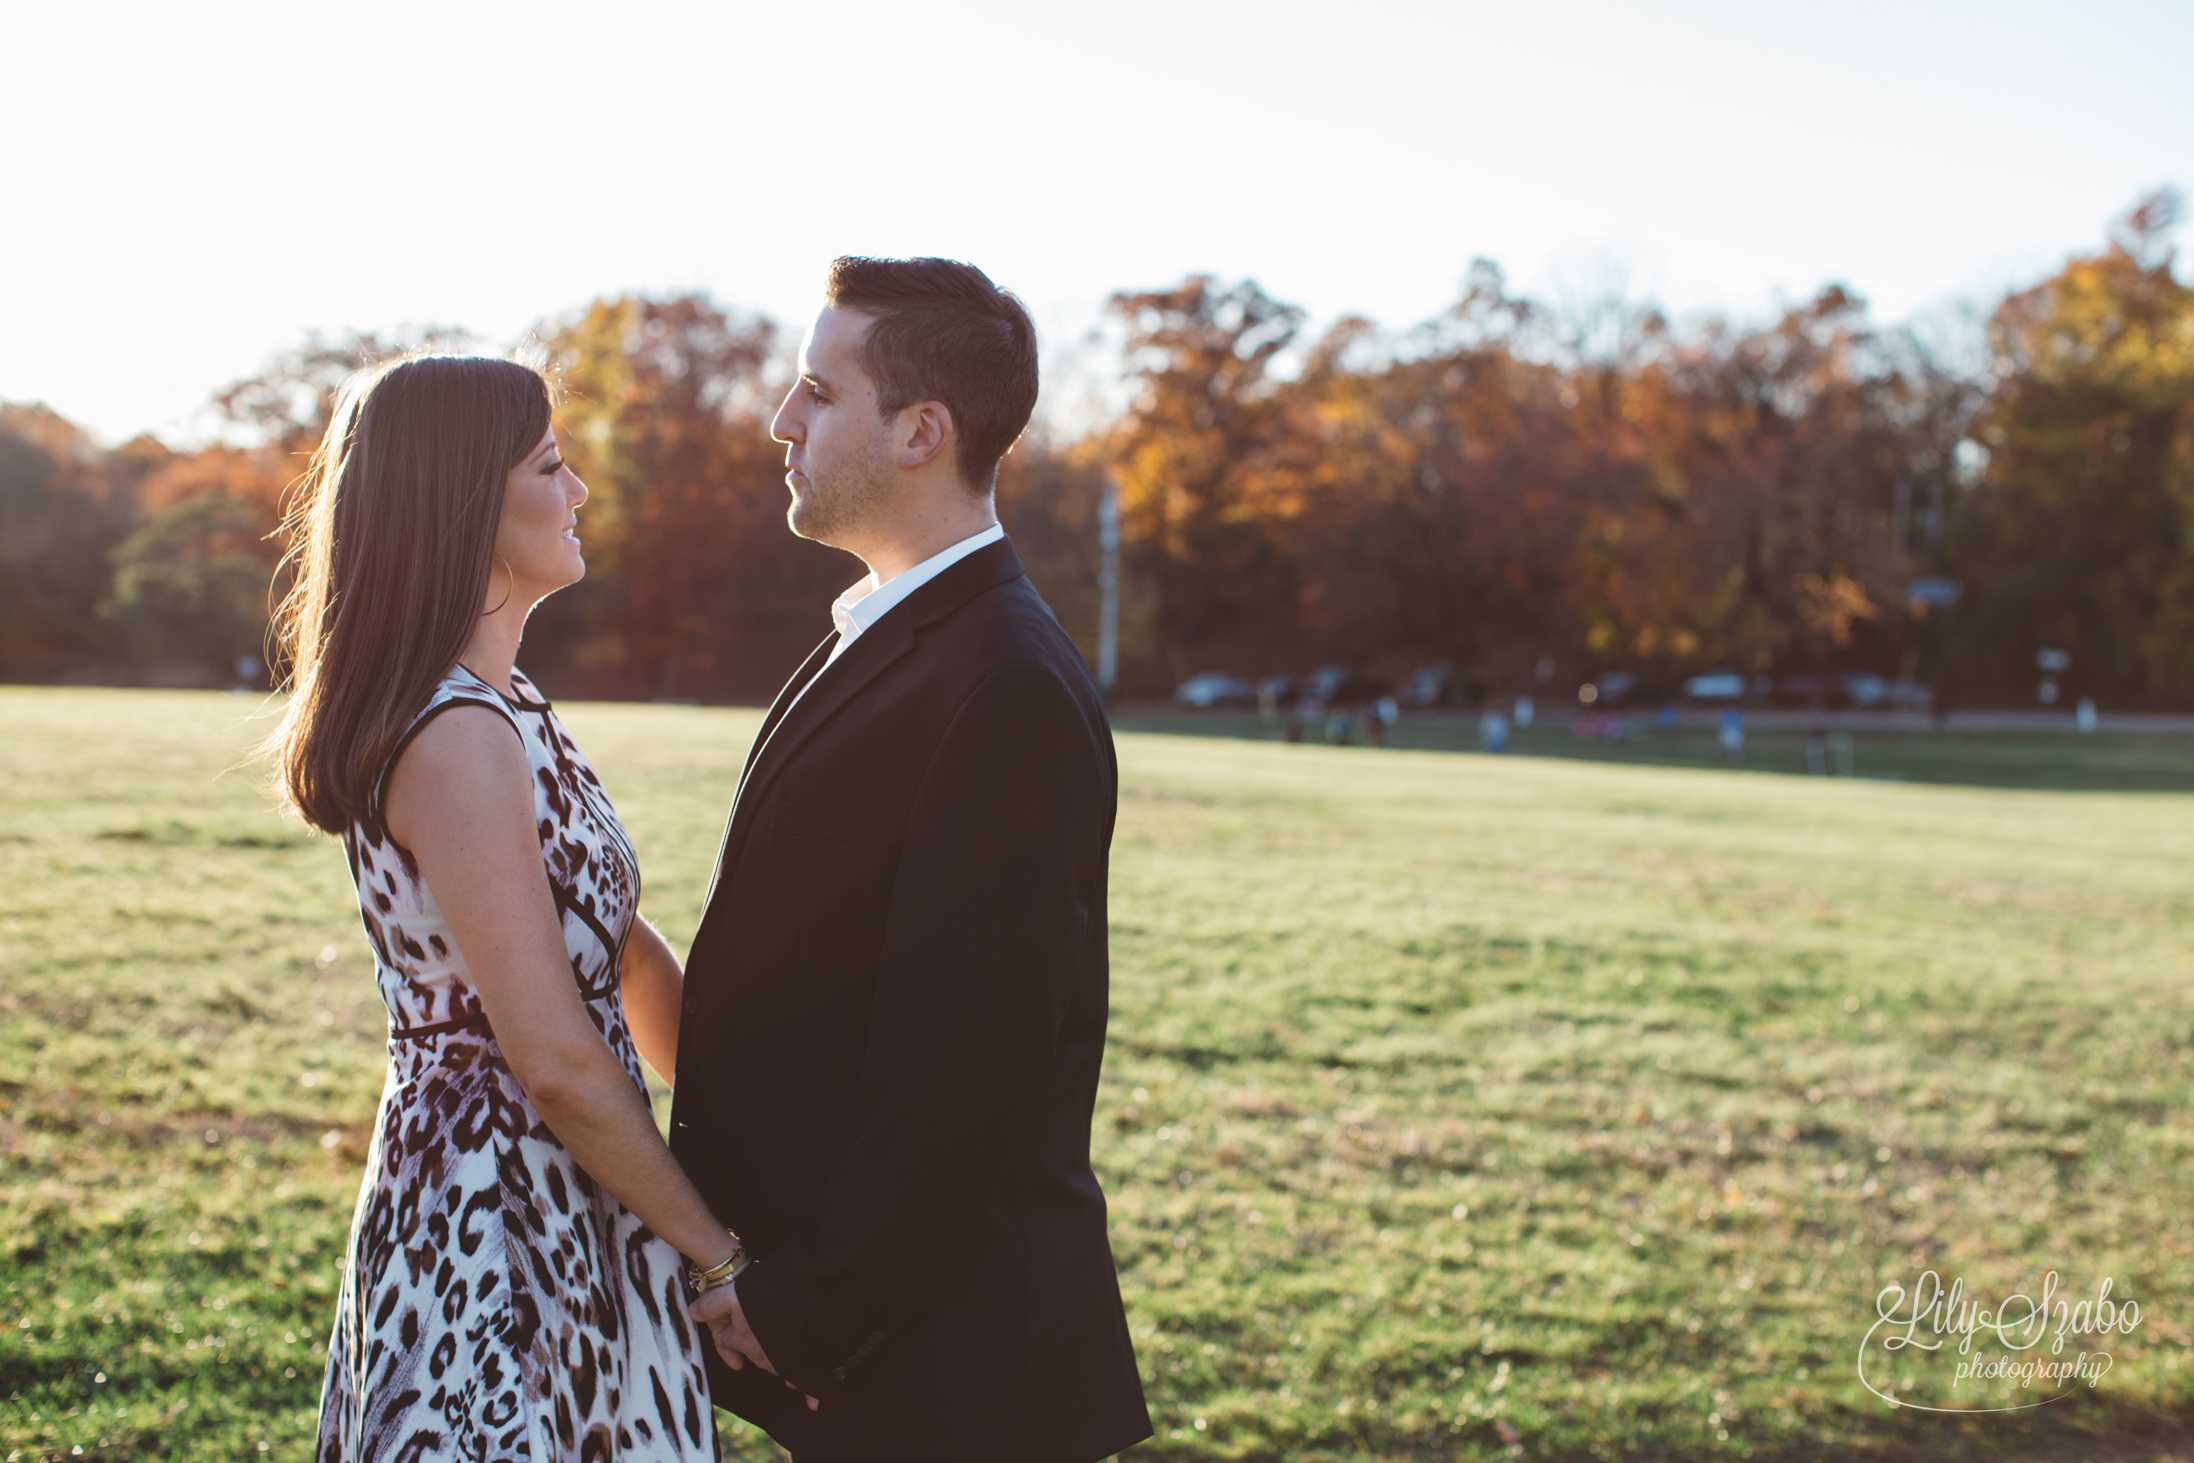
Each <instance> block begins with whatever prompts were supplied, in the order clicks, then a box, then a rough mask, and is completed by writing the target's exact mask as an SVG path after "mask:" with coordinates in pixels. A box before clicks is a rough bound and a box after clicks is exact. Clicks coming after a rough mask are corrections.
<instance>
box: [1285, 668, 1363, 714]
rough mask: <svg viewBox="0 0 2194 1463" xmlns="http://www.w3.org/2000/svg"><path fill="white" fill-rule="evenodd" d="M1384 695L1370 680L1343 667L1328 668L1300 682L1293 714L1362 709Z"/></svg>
mask: <svg viewBox="0 0 2194 1463" xmlns="http://www.w3.org/2000/svg"><path fill="white" fill-rule="evenodd" d="M1385 694H1386V687H1385V686H1384V685H1383V684H1381V683H1380V682H1378V681H1375V680H1373V679H1372V678H1371V677H1369V676H1366V675H1362V674H1359V673H1358V672H1356V671H1352V670H1350V669H1349V668H1348V667H1347V666H1345V665H1329V666H1324V667H1321V668H1320V669H1318V670H1315V671H1312V672H1311V673H1310V674H1309V675H1308V676H1307V677H1305V678H1304V680H1303V683H1302V691H1301V693H1300V694H1299V695H1298V696H1297V698H1296V702H1295V712H1296V714H1297V715H1298V716H1307V715H1312V714H1315V713H1318V712H1322V711H1327V710H1331V709H1334V708H1337V707H1347V706H1365V705H1368V704H1370V702H1371V701H1372V700H1373V699H1374V698H1376V697H1379V696H1383V695H1385Z"/></svg>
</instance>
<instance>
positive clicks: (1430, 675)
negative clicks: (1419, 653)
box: [1394, 665, 1461, 710]
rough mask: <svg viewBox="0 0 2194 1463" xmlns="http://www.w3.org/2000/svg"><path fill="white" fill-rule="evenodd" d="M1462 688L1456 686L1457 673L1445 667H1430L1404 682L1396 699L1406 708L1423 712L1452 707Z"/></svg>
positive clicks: (1424, 668)
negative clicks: (1437, 707)
mask: <svg viewBox="0 0 2194 1463" xmlns="http://www.w3.org/2000/svg"><path fill="white" fill-rule="evenodd" d="M1460 690H1461V687H1460V686H1458V685H1457V684H1456V680H1455V672H1454V670H1453V669H1452V668H1451V667H1448V666H1444V665H1428V666H1425V667H1423V668H1422V669H1420V670H1417V671H1415V672H1413V673H1411V675H1410V678H1409V679H1408V680H1406V681H1404V682H1402V686H1401V689H1400V690H1398V691H1396V692H1395V693H1394V699H1395V700H1396V701H1397V702H1399V703H1401V704H1402V705H1404V706H1408V707H1411V708H1413V709H1418V710H1422V709H1424V708H1426V707H1430V706H1448V705H1452V704H1453V703H1454V702H1455V701H1456V700H1457V699H1459V698H1458V695H1457V693H1458V692H1459V691H1460Z"/></svg>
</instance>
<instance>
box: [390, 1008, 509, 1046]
mask: <svg viewBox="0 0 2194 1463" xmlns="http://www.w3.org/2000/svg"><path fill="white" fill-rule="evenodd" d="M474 1027H479V1028H480V1029H482V1030H485V1031H487V1032H488V1034H489V1035H490V1036H493V1035H494V1034H495V1033H494V1032H493V1031H492V1030H489V1029H488V1013H487V1012H485V1011H475V1012H473V1013H472V1014H471V1015H470V1016H460V1017H458V1018H457V1019H456V1020H455V1021H437V1022H435V1023H434V1024H433V1025H431V1026H391V1027H390V1028H389V1040H390V1041H424V1040H426V1039H427V1038H428V1037H430V1036H440V1035H442V1034H443V1033H444V1032H449V1031H469V1030H471V1029H472V1028H474Z"/></svg>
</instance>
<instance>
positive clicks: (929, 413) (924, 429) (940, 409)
mask: <svg viewBox="0 0 2194 1463" xmlns="http://www.w3.org/2000/svg"><path fill="white" fill-rule="evenodd" d="M952 437H953V425H952V412H951V410H950V408H948V407H947V406H946V405H945V404H944V403H943V402H941V401H918V402H916V403H915V404H914V405H912V406H910V407H908V408H907V409H906V410H904V411H902V412H900V413H899V469H900V471H902V472H912V471H914V470H915V469H917V468H922V467H927V466H929V464H930V463H932V462H934V461H936V460H937V457H938V454H940V453H942V452H943V451H945V449H947V448H948V447H950V446H951V445H952Z"/></svg>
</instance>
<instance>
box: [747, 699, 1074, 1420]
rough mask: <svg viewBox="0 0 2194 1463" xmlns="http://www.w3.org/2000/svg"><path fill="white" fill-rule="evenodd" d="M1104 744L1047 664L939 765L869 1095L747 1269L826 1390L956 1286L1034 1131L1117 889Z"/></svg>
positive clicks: (898, 904) (868, 1053)
mask: <svg viewBox="0 0 2194 1463" xmlns="http://www.w3.org/2000/svg"><path fill="white" fill-rule="evenodd" d="M1107 765H1108V763H1107V759H1106V751H1105V749H1104V748H1103V746H1102V745H1101V743H1100V742H1099V740H1098V736H1097V733H1096V732H1095V729H1094V728H1093V727H1092V725H1091V723H1090V720H1089V718H1088V716H1087V714H1086V713H1085V712H1084V711H1083V709H1082V708H1081V707H1080V706H1078V705H1077V704H1076V702H1075V700H1074V698H1073V696H1072V695H1071V694H1070V693H1069V691H1068V689H1067V687H1066V686H1065V685H1064V684H1062V683H1061V681H1060V680H1059V678H1058V677H1057V676H1056V675H1055V674H1053V673H1052V672H1050V671H1047V670H1043V669H1040V668H1037V667H1024V666H1009V667H1006V668H1003V669H1001V670H999V671H997V672H994V673H993V674H992V675H990V676H989V677H987V678H986V679H985V680H983V681H982V682H981V683H980V684H979V685H978V686H977V687H976V689H975V691H974V692H973V693H972V694H971V695H970V696H969V698H968V700H967V702H966V703H965V705H964V706H963V707H962V708H961V710H960V712H959V714H958V716H957V717H956V718H955V719H954V720H953V722H952V724H951V725H950V727H949V728H948V730H947V731H946V733H945V736H944V738H943V740H942V741H941V742H940V743H939V745H938V747H937V750H936V752H935V754H934V755H933V756H932V758H931V760H930V763H929V766H928V768H927V770H926V772H925V774H924V776H923V781H922V785H921V788H920V791H919V793H918V794H917V797H916V800H915V804H914V808H913V812H912V816H911V820H910V823H909V827H908V831H907V836H906V841H905V843H904V845H903V847H902V850H901V853H900V857H899V865H898V873H897V877H896V879H895V880H894V883H893V888H892V894H891V897H890V903H889V907H888V913H887V916H886V923H885V929H884V939H883V946H882V955H881V958H880V960H879V963H878V968H877V972H876V981H875V987H874V992H875V994H874V1002H873V1005H872V1008H871V1014H870V1024H869V1030H868V1036H867V1044H866V1047H865V1050H864V1053H863V1058H862V1067H861V1076H860V1080H859V1083H858V1085H857V1089H856V1095H855V1105H854V1112H855V1133H854V1137H853V1139H852V1141H851V1143H850V1144H849V1145H848V1147H847V1149H846V1150H845V1152H844V1154H843V1156H842V1157H841V1158H840V1160H839V1161H838V1163H837V1165H836V1166H835V1167H834V1168H833V1170H832V1171H831V1173H830V1175H829V1176H828V1178H827V1179H826V1180H825V1183H824V1186H823V1190H822V1196H821V1200H820V1203H819V1205H818V1208H817V1212H816V1216H815V1218H814V1220H813V1221H812V1222H811V1223H810V1224H809V1225H808V1226H807V1227H806V1228H805V1229H804V1230H803V1231H801V1232H800V1233H798V1234H797V1235H796V1236H795V1237H794V1238H793V1239H791V1240H790V1241H789V1242H787V1243H786V1244H784V1245H782V1246H780V1247H779V1248H778V1249H776V1250H774V1251H772V1252H771V1253H770V1254H768V1255H766V1256H763V1257H761V1259H760V1260H759V1261H758V1262H757V1263H756V1264H755V1265H753V1266H752V1267H750V1268H749V1269H748V1270H747V1271H745V1272H744V1273H743V1274H742V1275H741V1276H740V1278H739V1280H738V1293H739V1300H740V1305H741V1307H742V1309H744V1310H745V1312H746V1315H747V1320H748V1323H749V1324H750V1325H751V1326H752V1327H753V1328H754V1332H755V1335H756V1337H757V1339H759V1340H760V1341H761V1343H762V1347H763V1349H764V1350H765V1351H766V1352H767V1353H768V1355H769V1357H770V1360H771V1363H772V1365H774V1366H776V1367H777V1369H778V1371H779V1372H780V1373H781V1374H782V1375H784V1376H785V1377H787V1378H788V1379H790V1380H792V1381H794V1382H796V1383H797V1384H798V1385H799V1386H800V1387H801V1388H802V1389H804V1390H806V1391H807V1392H809V1393H811V1394H812V1395H815V1396H818V1397H822V1396H827V1395H828V1394H829V1393H830V1392H831V1391H833V1390H835V1389H836V1388H837V1387H838V1386H842V1385H843V1384H844V1382H845V1381H846V1379H847V1378H848V1377H849V1376H850V1375H851V1374H852V1373H853V1372H854V1371H856V1370H858V1369H859V1367H860V1366H861V1365H862V1363H863V1362H865V1361H866V1359H867V1358H868V1356H869V1354H870V1352H871V1351H873V1350H875V1349H876V1348H877V1347H879V1346H882V1345H886V1344H888V1343H889V1340H890V1338H891V1335H892V1333H893V1332H894V1331H896V1330H897V1329H898V1328H899V1327H901V1326H902V1325H903V1324H904V1323H905V1322H906V1321H907V1320H908V1319H909V1318H911V1317H913V1316H916V1315H919V1314H920V1313H921V1312H922V1311H923V1310H924V1309H926V1308H927V1307H928V1306H929V1305H931V1304H933V1303H934V1302H935V1301H936V1300H937V1299H938V1298H939V1296H940V1294H941V1293H942V1290H943V1287H944V1286H945V1285H947V1284H949V1283H950V1280H951V1271H952V1269H953V1266H952V1265H951V1263H950V1261H951V1259H952V1257H953V1256H954V1255H955V1254H956V1253H958V1252H959V1250H960V1248H961V1245H962V1244H963V1243H964V1241H965V1239H966V1236H967V1234H968V1232H969V1228H970V1225H971V1223H972V1222H973V1220H974V1218H975V1216H976V1215H977V1213H978V1211H979V1210H980V1209H981V1207H982V1206H983V1205H984V1204H985V1203H986V1201H988V1200H989V1199H990V1198H991V1196H992V1195H993V1194H994V1193H995V1192H996V1189H997V1185H998V1184H999V1182H1000V1181H1001V1179H1002V1178H1003V1177H1004V1176H1005V1174H1006V1173H1007V1171H1008V1168H1009V1166H1010V1165H1011V1163H1012V1161H1013V1159H1014V1157H1015V1156H1016V1154H1017V1153H1019V1152H1020V1150H1021V1148H1022V1146H1023V1142H1024V1128H1025V1124H1026V1122H1027V1118H1028V1114H1029V1109H1030V1100H1031V1099H1032V1098H1033V1097H1034V1096H1035V1095H1036V1093H1037V1090H1038V1089H1039V1087H1040V1086H1041V1085H1042V1083H1043V1082H1044V1080H1045V1078H1046V1076H1047V1074H1048V1072H1049V1070H1050V1067H1051V1063H1052V1055H1053V1048H1054V1044H1055V1042H1056V1039H1057V1035H1058V1032H1059V1029H1060V1025H1061V1022H1062V1021H1063V1019H1064V1017H1065V1014H1066V1011H1067V1009H1068V1003H1069V998H1070V996H1071V994H1072V990H1073V980H1074V976H1075V973H1076V972H1077V971H1078V970H1081V969H1083V968H1085V964H1086V961H1087V959H1088V956H1087V949H1086V947H1087V944H1088V942H1089V941H1090V940H1091V939H1093V938H1094V939H1099V940H1101V939H1103V938H1104V932H1103V931H1102V930H1097V931H1092V930H1091V929H1090V927H1089V926H1090V923H1091V920H1092V918H1093V914H1094V911H1095V909H1096V908H1099V907H1101V906H1099V905H1097V903H1096V900H1095V897H1094V896H1095V891H1098V890H1101V889H1102V888H1103V875H1104V870H1103V862H1104V859H1105V857H1106V845H1107V843H1108V841H1109V839H1108V833H1109V828H1110V822H1111V805H1110V803H1111V800H1110V796H1109V788H1110V780H1109V774H1108V772H1107V771H1106V767H1107Z"/></svg>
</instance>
